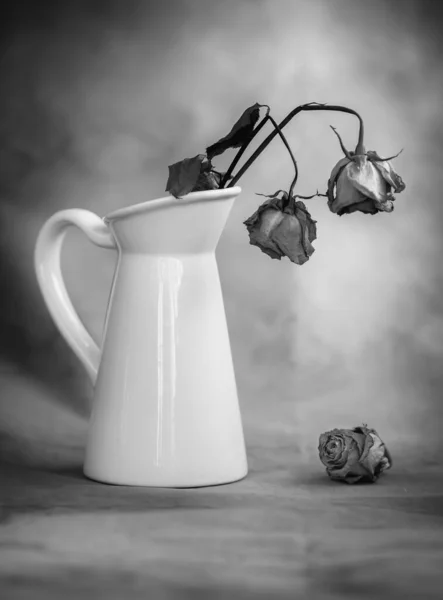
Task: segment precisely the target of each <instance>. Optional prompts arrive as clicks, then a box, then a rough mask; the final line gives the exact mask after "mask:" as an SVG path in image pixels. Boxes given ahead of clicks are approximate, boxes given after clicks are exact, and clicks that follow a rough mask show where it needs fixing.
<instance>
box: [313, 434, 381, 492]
mask: <svg viewBox="0 0 443 600" xmlns="http://www.w3.org/2000/svg"><path fill="white" fill-rule="evenodd" d="M318 452H319V456H320V460H321V461H322V463H323V464H324V465H325V467H326V472H327V474H328V475H329V477H330V478H331V479H333V480H335V481H343V482H346V483H357V482H358V481H369V482H374V481H376V480H377V478H378V476H379V475H380V474H381V473H382V472H383V471H386V470H387V469H390V468H391V466H392V458H391V455H390V453H389V451H388V449H387V448H386V446H385V445H384V443H383V442H382V440H381V438H380V436H379V435H378V433H377V432H376V431H375V429H370V428H368V427H367V426H366V425H363V426H361V427H354V429H333V430H332V431H326V432H325V433H322V434H321V436H320V439H319V445H318Z"/></svg>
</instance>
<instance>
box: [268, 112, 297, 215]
mask: <svg viewBox="0 0 443 600" xmlns="http://www.w3.org/2000/svg"><path fill="white" fill-rule="evenodd" d="M269 120H270V121H271V123H272V124H273V125H274V127H275V129H276V130H277V133H278V135H279V136H280V137H281V139H282V142H283V143H284V145H285V146H286V148H287V150H288V152H289V155H290V157H291V160H292V164H293V165H294V171H295V176H294V179H293V181H292V183H291V187H290V188H289V193H288V201H289V199H290V198H291V196H292V192H293V190H294V186H295V184H296V183H297V179H298V166H297V161H296V160H295V156H294V154H293V152H292V150H291V146H290V145H289V144H288V140H287V139H286V137H285V135H284V133H283V132H282V130H281V129H280V127H279V126H278V125H277V123H276V121H275V119H273V118H272V117H271V115H269ZM284 207H285V203H284V202H283V208H284Z"/></svg>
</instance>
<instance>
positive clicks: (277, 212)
mask: <svg viewBox="0 0 443 600" xmlns="http://www.w3.org/2000/svg"><path fill="white" fill-rule="evenodd" d="M259 195H263V194H259ZM266 197H267V198H269V200H266V202H264V203H263V204H262V205H261V206H259V207H258V209H257V210H256V211H255V213H254V214H253V215H252V216H250V217H249V219H246V221H244V224H245V225H246V227H247V229H248V232H249V242H250V243H251V244H252V245H254V246H258V247H259V248H260V249H261V251H262V252H264V253H265V254H267V255H268V256H270V257H271V258H276V259H278V260H281V258H282V257H284V256H287V257H288V258H289V260H291V261H292V262H293V263H296V264H298V265H302V264H304V263H305V262H307V261H308V260H309V257H310V256H311V255H312V254H313V253H314V247H313V246H312V242H313V241H314V240H315V239H316V237H317V227H316V221H314V220H313V219H312V217H311V215H310V214H309V211H308V209H307V208H306V206H305V204H304V203H303V202H301V201H297V200H296V197H295V196H293V197H291V198H289V197H288V194H287V192H283V191H282V190H279V191H278V192H275V194H271V195H270V196H266Z"/></svg>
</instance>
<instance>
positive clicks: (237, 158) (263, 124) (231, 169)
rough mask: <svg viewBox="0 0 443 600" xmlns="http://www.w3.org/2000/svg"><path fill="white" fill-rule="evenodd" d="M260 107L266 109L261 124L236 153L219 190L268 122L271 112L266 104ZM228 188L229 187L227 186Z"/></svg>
mask: <svg viewBox="0 0 443 600" xmlns="http://www.w3.org/2000/svg"><path fill="white" fill-rule="evenodd" d="M260 106H261V107H263V108H266V109H267V110H266V115H265V116H264V117H263V119H262V121H261V123H259V125H257V127H256V128H255V129H254V131H253V132H252V135H251V137H250V138H249V139H248V140H247V141H246V142H245V143H244V144H243V145H242V146H241V148H240V150H239V151H238V152H237V154H236V155H235V156H234V160H233V161H232V163H231V164H230V165H229V168H228V170H227V171H226V173H225V175H224V177H223V179H222V181H221V183H220V189H222V188H224V187H225V185H226V182H227V181H228V179H229V178H230V177H231V175H232V171H233V170H234V169H235V167H236V166H237V164H238V161H239V160H240V159H241V157H242V156H243V154H244V153H245V151H246V149H247V147H248V146H249V144H250V143H251V142H252V140H253V139H254V138H255V136H256V135H257V133H258V132H259V131H261V129H263V127H264V126H265V125H266V123H267V122H268V120H269V112H270V110H271V108H270V107H269V106H268V105H267V104H260ZM228 187H229V186H228Z"/></svg>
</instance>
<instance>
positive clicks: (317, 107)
mask: <svg viewBox="0 0 443 600" xmlns="http://www.w3.org/2000/svg"><path fill="white" fill-rule="evenodd" d="M310 110H329V111H335V112H343V113H348V114H350V115H355V116H356V117H357V118H358V120H359V122H360V129H359V134H358V142H357V146H356V149H355V153H356V154H359V153H360V154H361V153H363V152H364V147H363V137H364V124H363V119H362V118H361V116H360V115H359V114H358V113H357V112H356V111H355V110H352V108H347V107H346V106H335V105H331V106H327V105H326V104H319V103H317V102H310V103H309V104H302V105H301V106H297V108H294V110H293V111H291V112H290V113H289V114H288V115H287V116H286V117H285V118H284V119H283V121H282V122H281V123H280V124H279V127H280V129H283V127H285V126H286V125H287V124H288V123H289V121H290V120H291V119H293V118H294V117H295V116H296V115H298V113H300V112H302V111H310ZM277 134H278V131H277V130H276V129H275V130H274V131H272V132H271V133H270V134H269V135H268V137H267V138H266V139H265V140H263V142H262V143H261V144H260V146H259V147H258V148H257V150H256V151H255V152H254V154H253V155H252V156H250V157H249V159H248V160H247V161H246V163H245V164H244V165H243V167H242V168H241V169H240V170H239V172H238V173H237V175H235V177H233V178H232V179H231V181H230V182H229V185H228V187H233V186H234V185H235V184H236V183H237V181H238V180H239V179H240V177H243V175H244V174H245V173H246V171H247V170H248V169H249V167H250V166H251V165H252V164H253V163H254V162H255V160H256V159H257V158H258V157H259V156H260V154H261V153H262V152H263V151H264V150H265V149H266V148H267V147H268V145H269V144H270V143H271V142H272V140H273V139H274V138H275V136H276V135H277Z"/></svg>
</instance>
